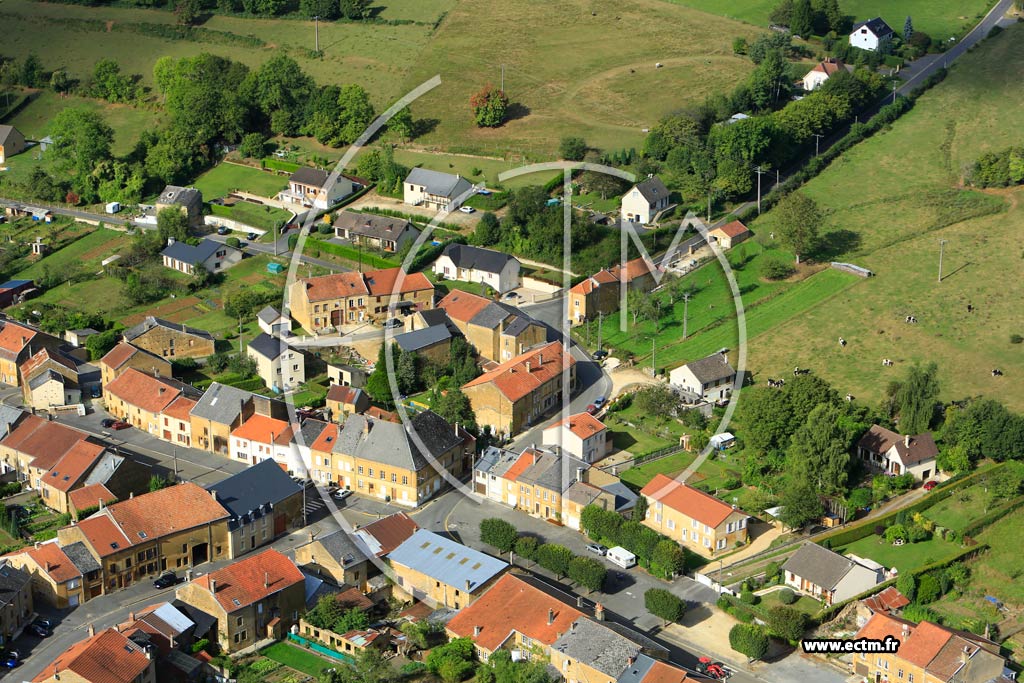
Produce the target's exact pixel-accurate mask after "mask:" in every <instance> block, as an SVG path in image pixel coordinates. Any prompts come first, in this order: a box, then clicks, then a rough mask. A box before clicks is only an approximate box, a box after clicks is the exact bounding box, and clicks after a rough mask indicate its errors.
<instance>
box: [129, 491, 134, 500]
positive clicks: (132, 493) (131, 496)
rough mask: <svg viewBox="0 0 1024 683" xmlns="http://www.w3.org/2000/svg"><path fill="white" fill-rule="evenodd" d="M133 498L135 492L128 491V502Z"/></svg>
mask: <svg viewBox="0 0 1024 683" xmlns="http://www.w3.org/2000/svg"><path fill="white" fill-rule="evenodd" d="M134 497H135V491H129V492H128V500H131V499H132V498H134Z"/></svg>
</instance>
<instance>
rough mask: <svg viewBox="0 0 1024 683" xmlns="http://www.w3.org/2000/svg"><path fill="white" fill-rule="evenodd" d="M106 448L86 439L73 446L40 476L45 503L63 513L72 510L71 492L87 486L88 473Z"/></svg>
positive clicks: (42, 497) (100, 458) (40, 494)
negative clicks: (85, 483)
mask: <svg viewBox="0 0 1024 683" xmlns="http://www.w3.org/2000/svg"><path fill="white" fill-rule="evenodd" d="M104 452H105V448H104V447H103V446H102V445H101V444H98V443H93V442H92V441H86V440H82V441H79V442H78V443H76V444H75V445H74V446H72V447H71V448H70V449H69V450H68V451H67V452H66V453H65V454H64V455H62V456H60V458H59V459H58V460H57V461H56V462H55V463H53V465H52V467H51V468H50V470H49V471H48V472H46V474H44V475H43V476H42V477H40V478H39V497H40V498H41V499H42V501H43V505H45V506H46V507H48V508H51V509H53V510H56V511H57V512H60V513H65V512H66V513H69V514H70V512H71V503H70V500H69V498H68V496H69V494H70V492H71V491H72V490H74V489H76V488H80V487H81V486H83V485H84V481H85V478H86V476H87V475H88V474H89V473H90V472H91V471H92V469H93V468H94V467H95V466H96V465H97V464H99V462H100V461H101V460H102V458H103V454H104Z"/></svg>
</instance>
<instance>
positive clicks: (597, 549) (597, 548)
mask: <svg viewBox="0 0 1024 683" xmlns="http://www.w3.org/2000/svg"><path fill="white" fill-rule="evenodd" d="M587 550H588V551H590V552H592V553H594V554H595V555H600V556H601V557H604V555H605V553H607V552H608V548H605V547H604V546H603V545H601V544H600V543H589V544H587Z"/></svg>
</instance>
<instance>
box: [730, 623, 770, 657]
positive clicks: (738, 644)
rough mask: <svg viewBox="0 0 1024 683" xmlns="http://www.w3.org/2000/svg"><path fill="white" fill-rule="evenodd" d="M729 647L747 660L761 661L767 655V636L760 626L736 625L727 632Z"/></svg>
mask: <svg viewBox="0 0 1024 683" xmlns="http://www.w3.org/2000/svg"><path fill="white" fill-rule="evenodd" d="M729 645H730V646H731V647H732V649H733V650H736V652H739V653H740V654H742V655H746V656H747V658H748V659H750V660H755V659H761V658H762V657H764V656H765V654H767V653H768V634H767V633H765V630H764V629H763V628H761V627H760V626H753V625H750V624H736V625H735V626H733V627H732V629H731V630H730V631H729Z"/></svg>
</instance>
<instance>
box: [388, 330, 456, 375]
mask: <svg viewBox="0 0 1024 683" xmlns="http://www.w3.org/2000/svg"><path fill="white" fill-rule="evenodd" d="M391 341H392V343H393V344H395V345H396V346H398V348H399V349H401V350H402V351H403V352H405V353H415V354H417V355H419V356H420V357H421V358H423V359H425V360H427V361H429V362H431V363H434V364H436V365H441V366H444V365H445V364H447V362H448V359H449V358H450V357H451V348H452V333H451V331H450V330H449V329H448V326H447V325H434V326H433V327H423V328H421V329H418V330H412V331H411V332H401V333H399V334H396V335H395V336H394V337H393V338H392V340H391Z"/></svg>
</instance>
